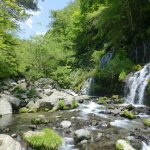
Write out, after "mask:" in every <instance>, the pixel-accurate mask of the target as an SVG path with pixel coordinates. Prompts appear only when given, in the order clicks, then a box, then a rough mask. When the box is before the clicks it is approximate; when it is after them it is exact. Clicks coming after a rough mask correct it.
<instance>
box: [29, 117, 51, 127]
mask: <svg viewBox="0 0 150 150" xmlns="http://www.w3.org/2000/svg"><path fill="white" fill-rule="evenodd" d="M48 122H49V121H48V120H47V119H46V117H45V116H44V115H38V116H37V117H35V118H33V119H32V120H31V123H32V124H35V125H40V124H47V123H48Z"/></svg>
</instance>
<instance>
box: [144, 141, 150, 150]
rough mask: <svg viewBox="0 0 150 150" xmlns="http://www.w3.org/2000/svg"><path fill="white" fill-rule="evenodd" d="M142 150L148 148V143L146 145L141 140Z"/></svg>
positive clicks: (147, 149)
mask: <svg viewBox="0 0 150 150" xmlns="http://www.w3.org/2000/svg"><path fill="white" fill-rule="evenodd" d="M142 150H150V145H147V144H146V143H144V142H142Z"/></svg>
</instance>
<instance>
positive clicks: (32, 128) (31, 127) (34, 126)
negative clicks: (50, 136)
mask: <svg viewBox="0 0 150 150" xmlns="http://www.w3.org/2000/svg"><path fill="white" fill-rule="evenodd" d="M28 128H30V129H31V130H33V131H34V130H35V129H37V126H36V125H29V126H28Z"/></svg>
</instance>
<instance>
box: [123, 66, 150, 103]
mask: <svg viewBox="0 0 150 150" xmlns="http://www.w3.org/2000/svg"><path fill="white" fill-rule="evenodd" d="M149 78H150V64H147V65H145V66H144V67H143V69H142V70H140V71H138V72H135V73H134V75H133V76H132V77H130V78H129V79H128V81H127V83H126V87H125V93H127V96H126V98H127V100H128V101H129V102H130V103H132V104H137V105H143V104H144V103H143V101H144V93H145V89H146V86H147V84H148V79H149Z"/></svg>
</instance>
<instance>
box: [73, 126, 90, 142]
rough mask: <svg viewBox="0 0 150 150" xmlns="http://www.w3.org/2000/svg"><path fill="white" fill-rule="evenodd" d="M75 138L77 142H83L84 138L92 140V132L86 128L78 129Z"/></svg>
mask: <svg viewBox="0 0 150 150" xmlns="http://www.w3.org/2000/svg"><path fill="white" fill-rule="evenodd" d="M74 139H75V141H76V142H77V143H78V142H81V141H83V140H90V139H91V133H90V131H88V130H86V129H79V130H76V131H75V132H74Z"/></svg>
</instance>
